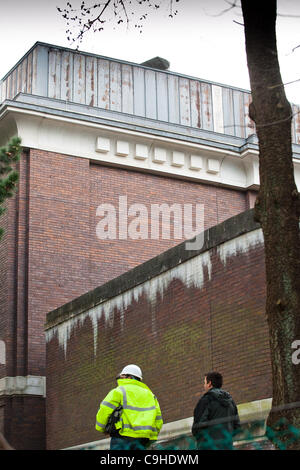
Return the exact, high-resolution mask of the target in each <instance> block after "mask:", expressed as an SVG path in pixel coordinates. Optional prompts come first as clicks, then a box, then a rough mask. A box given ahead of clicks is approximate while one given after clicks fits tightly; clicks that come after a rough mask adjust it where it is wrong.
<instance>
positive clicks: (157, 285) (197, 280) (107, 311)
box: [46, 252, 211, 357]
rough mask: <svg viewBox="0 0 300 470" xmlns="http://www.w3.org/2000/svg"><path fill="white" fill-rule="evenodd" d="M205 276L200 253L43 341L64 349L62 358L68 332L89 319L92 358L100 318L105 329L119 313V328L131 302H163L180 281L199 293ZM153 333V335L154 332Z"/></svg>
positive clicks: (207, 268) (206, 265) (205, 257)
mask: <svg viewBox="0 0 300 470" xmlns="http://www.w3.org/2000/svg"><path fill="white" fill-rule="evenodd" d="M205 272H207V274H208V277H209V279H211V259H210V253H209V252H206V253H202V254H200V255H198V256H195V257H194V258H192V259H190V260H188V261H186V262H184V263H180V264H178V265H177V266H176V267H174V268H172V269H169V270H168V271H165V272H163V273H162V274H159V275H158V276H155V277H154V278H152V279H149V280H148V281H145V282H144V283H142V284H140V285H138V286H135V287H134V288H133V289H130V290H128V291H126V292H123V293H122V294H120V295H118V296H116V297H113V298H112V299H110V300H107V301H104V302H103V303H101V304H98V305H96V306H95V307H93V308H91V309H89V310H87V311H86V312H83V313H81V314H79V315H76V316H74V317H72V318H70V319H68V320H66V321H65V322H62V323H60V324H58V325H56V326H54V327H53V328H51V329H49V330H47V331H46V341H47V342H49V341H51V340H52V338H53V337H54V336H57V337H58V342H59V345H60V347H62V348H63V349H64V352H65V357H66V353H67V345H68V341H69V339H70V337H71V333H72V331H73V330H74V329H75V328H77V327H80V326H82V325H83V323H84V322H85V320H86V319H87V318H90V320H91V322H92V325H93V336H94V354H95V355H96V352H97V341H98V324H99V321H100V319H101V318H104V320H105V325H106V326H108V327H111V328H112V327H113V324H114V312H115V311H119V312H120V315H121V327H122V328H123V325H124V312H125V311H126V309H127V308H128V307H129V306H130V305H132V303H133V302H138V300H139V298H140V297H141V296H142V295H145V296H146V298H147V300H148V302H149V303H151V304H152V305H155V303H156V299H157V297H158V295H160V296H161V297H162V298H163V296H164V292H165V291H166V290H167V289H168V287H169V285H170V283H171V282H172V281H173V280H174V279H179V280H181V281H182V282H183V283H184V284H185V285H186V286H187V287H196V288H199V289H201V288H202V287H203V284H204V279H205ZM152 315H153V312H152ZM154 325H155V322H154V320H153V318H152V327H154ZM153 333H155V331H154V332H153Z"/></svg>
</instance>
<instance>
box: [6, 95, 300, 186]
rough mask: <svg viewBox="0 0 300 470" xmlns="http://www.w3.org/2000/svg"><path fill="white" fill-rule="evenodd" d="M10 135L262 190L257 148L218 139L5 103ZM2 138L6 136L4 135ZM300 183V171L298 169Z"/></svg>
mask: <svg viewBox="0 0 300 470" xmlns="http://www.w3.org/2000/svg"><path fill="white" fill-rule="evenodd" d="M0 119H1V128H2V129H4V131H5V136H8V135H14V133H15V131H17V135H18V136H19V137H21V139H22V145H23V147H28V148H32V149H39V150H44V151H47V152H54V153H58V154H63V155H71V156H75V157H81V158H87V159H89V160H90V161H92V162H95V163H97V162H99V163H100V164H103V165H109V166H115V167H120V168H126V169H136V170H140V171H143V172H148V173H154V174H160V175H165V176H170V177H174V178H182V179H187V180H192V181H194V182H204V183H207V184H212V185H218V186H224V187H231V188H235V189H240V190H248V189H258V188H259V174H258V150H257V149H255V148H246V149H243V150H242V151H241V152H240V147H235V146H231V147H230V148H228V146H227V147H226V148H224V145H223V146H222V145H221V144H220V143H219V142H217V141H216V142H215V145H212V141H211V140H210V141H209V142H208V144H207V145H206V144H205V141H203V139H202V142H199V143H198V142H196V141H190V140H181V139H180V140H179V139H178V138H176V136H175V135H174V138H172V137H171V136H170V135H163V133H162V135H156V134H153V133H150V132H149V133H147V129H146V128H145V132H144V131H142V130H138V131H137V130H134V129H131V128H129V127H128V128H123V127H117V125H116V123H114V124H112V125H109V124H103V123H100V122H94V121H93V122H92V121H91V122H90V121H86V120H83V119H80V115H78V118H76V119H75V118H74V117H70V116H67V115H62V114H55V113H49V112H46V111H45V110H42V111H39V110H34V109H29V108H28V109H27V108H23V107H21V108H20V107H18V106H14V105H13V104H11V103H10V104H9V105H7V106H6V107H4V108H2V114H1V116H0ZM2 140H3V138H2ZM295 177H296V183H297V180H298V186H300V173H299V172H295Z"/></svg>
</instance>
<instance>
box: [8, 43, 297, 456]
mask: <svg viewBox="0 0 300 470" xmlns="http://www.w3.org/2000/svg"><path fill="white" fill-rule="evenodd" d="M0 101H1V107H0V117H1V127H0V144H1V145H4V144H5V143H6V142H7V140H8V139H9V138H10V137H11V136H13V135H18V136H20V137H21V138H22V145H23V153H22V157H21V160H20V163H19V165H18V169H19V174H20V182H19V189H18V192H17V194H16V196H15V197H14V198H13V199H12V200H10V201H8V203H7V206H8V211H7V212H6V213H5V215H4V216H3V217H2V220H1V225H2V226H3V227H4V228H5V237H4V239H3V240H2V241H1V243H0V260H1V265H0V281H1V284H0V294H1V298H0V430H2V431H3V432H4V433H5V435H6V436H7V438H8V439H9V440H10V442H11V443H12V444H13V445H14V446H16V447H17V448H20V449H21V448H22V449H23V448H24V449H26V448H31V449H44V448H45V447H46V431H45V424H46V388H45V375H46V342H45V334H44V325H45V322H46V315H47V313H48V312H50V311H53V310H55V309H57V308H59V307H60V306H61V305H63V304H66V303H68V302H70V301H72V299H74V298H77V297H79V296H81V295H83V294H85V293H87V292H91V291H93V289H95V288H98V287H99V286H101V285H103V284H105V283H107V282H108V281H111V282H113V279H115V278H117V277H118V276H120V275H123V274H124V273H126V272H127V271H129V270H131V269H133V268H135V267H137V266H138V265H140V264H142V263H145V262H147V261H148V260H150V259H152V258H153V257H155V256H157V255H159V254H161V253H163V252H165V251H166V250H168V249H170V248H172V247H175V246H176V245H178V244H179V243H180V242H182V241H183V240H184V239H185V238H186V237H184V234H181V236H180V235H178V234H177V236H176V237H175V232H174V234H171V235H174V236H164V235H163V234H162V232H161V231H160V232H159V234H158V236H157V234H154V236H153V234H152V232H151V229H152V228H151V227H149V218H147V215H148V214H150V210H151V208H152V207H153V206H158V205H162V204H165V207H166V206H167V207H169V208H170V207H171V206H172V205H173V204H177V208H178V207H179V208H183V207H184V206H185V205H187V206H188V205H189V206H191V207H193V208H194V207H195V206H196V205H197V204H198V205H199V206H201V207H202V208H204V227H203V228H205V229H209V228H210V227H213V226H215V225H218V224H220V223H222V222H223V221H225V220H227V219H229V218H230V217H232V216H234V215H236V214H239V213H241V212H244V211H245V210H247V209H249V208H251V207H253V203H254V200H255V194H256V191H257V189H258V187H259V177H258V147H257V141H256V137H255V134H254V128H253V123H252V122H251V121H250V120H249V118H248V111H247V110H248V105H249V101H250V93H249V92H248V91H245V90H240V89H236V88H232V87H228V86H225V85H221V84H216V83H210V82H207V81H202V80H199V79H196V78H193V77H187V76H185V75H180V74H174V73H172V72H170V71H169V70H159V69H154V68H151V67H149V66H146V65H139V64H133V63H127V62H124V61H118V60H115V59H110V58H106V57H100V56H95V55H92V54H86V53H83V52H76V51H73V50H69V49H64V48H60V47H57V46H52V45H48V44H43V43H36V44H35V45H34V46H33V48H32V49H31V50H30V51H28V53H27V54H26V55H25V56H24V57H23V58H22V59H21V60H20V61H19V62H18V63H17V64H16V66H15V67H14V68H13V69H12V70H11V71H10V72H8V74H7V75H6V76H5V77H4V78H3V80H2V81H1V88H0ZM293 107H294V110H295V111H296V110H298V107H297V106H295V105H293ZM293 141H294V148H293V149H294V163H295V176H296V181H297V182H298V183H299V182H300V170H299V168H300V166H299V162H300V147H299V143H300V125H299V121H297V120H294V122H293ZM105 204H106V206H105ZM136 205H137V206H136ZM99 206H101V208H102V209H101V210H102V211H103V208H104V207H106V208H111V209H112V210H115V213H114V215H115V216H116V219H114V220H118V224H117V230H116V233H115V234H112V235H111V236H110V238H106V239H105V238H103V237H100V236H99V230H100V229H101V220H102V219H101V216H103V212H101V211H99ZM141 207H142V208H143V209H144V210H146V215H145V214H144V219H143V220H142V219H141V218H140V219H139V222H140V225H141V224H143V227H144V228H145V227H148V229H149V230H148V232H147V234H148V236H143V237H141V238H139V237H138V236H137V230H133V232H134V234H135V237H134V236H130V231H129V224H128V226H127V225H126V224H125V226H124V225H122V226H121V224H120V218H118V216H120V213H121V212H122V214H123V215H124V214H127V221H130V220H132V216H133V215H134V214H136V212H135V211H138V210H141ZM130 210H131V211H132V212H130ZM171 215H172V214H171ZM171 219H172V217H171ZM173 219H175V215H174V217H173ZM173 219H172V220H173ZM123 222H124V219H122V223H123ZM157 222H158V223H159V225H158V227H160V228H162V225H163V222H162V219H161V218H159V214H158V215H157ZM150 233H151V234H152V236H150V235H149V234H150ZM149 275H150V274H149ZM178 302H179V304H178V305H180V299H178ZM195 321H196V320H195ZM113 334H117V331H116V332H115V333H113V332H112V336H111V338H112V339H113ZM168 344H169V343H168ZM169 345H170V348H171V344H169ZM55 354H59V352H58V351H57V352H56V353H55ZM58 370H59V369H58ZM51 380H52V379H50V385H47V396H48V395H49V393H51ZM49 387H50V391H49ZM49 406H52V405H49ZM172 413H173V414H174V412H173V411H172V410H170V415H169V419H170V420H171V421H172V420H176V419H177V418H178V417H177V415H176V416H175V415H174V416H173V414H172ZM82 439H83V441H82V442H85V440H86V442H87V441H88V440H89V439H90V435H89V434H88V433H87V434H86V436H82ZM49 442H50V445H55V444H53V442H54V441H53V440H52V437H50V438H49ZM69 444H70V445H73V441H72V442H71V443H69V442H61V443H60V444H58V445H60V446H68V445H69ZM75 444H77V443H75Z"/></svg>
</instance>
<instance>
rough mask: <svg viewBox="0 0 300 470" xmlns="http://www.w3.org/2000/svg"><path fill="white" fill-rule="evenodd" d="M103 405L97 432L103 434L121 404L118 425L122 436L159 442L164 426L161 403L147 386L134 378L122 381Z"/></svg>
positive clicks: (97, 421)
mask: <svg viewBox="0 0 300 470" xmlns="http://www.w3.org/2000/svg"><path fill="white" fill-rule="evenodd" d="M117 382H118V387H116V388H114V389H113V390H111V391H110V392H109V393H108V395H107V396H106V397H105V398H104V400H103V401H102V402H101V403H100V408H99V410H98V413H97V416H96V429H97V431H100V432H104V431H105V426H106V424H107V422H108V418H109V416H110V415H111V413H112V412H113V410H115V409H116V408H117V407H118V406H120V405H122V407H123V410H122V414H121V419H120V421H118V422H117V423H116V425H115V426H116V429H118V431H119V434H120V436H127V437H135V438H148V439H150V440H156V439H157V436H158V434H159V431H160V430H161V427H162V425H163V419H162V415H161V411H160V407H159V403H158V400H157V398H156V397H155V395H153V393H152V392H151V390H150V388H149V387H147V385H146V384H144V383H143V382H140V381H138V380H134V379H119V380H118V381H117Z"/></svg>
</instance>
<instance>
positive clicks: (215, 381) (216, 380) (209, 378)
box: [204, 372, 223, 388]
mask: <svg viewBox="0 0 300 470" xmlns="http://www.w3.org/2000/svg"><path fill="white" fill-rule="evenodd" d="M204 377H206V382H207V383H208V382H211V384H212V386H213V387H215V388H221V387H222V385H223V377H222V375H221V374H220V373H219V372H208V373H207V374H205V375H204Z"/></svg>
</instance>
